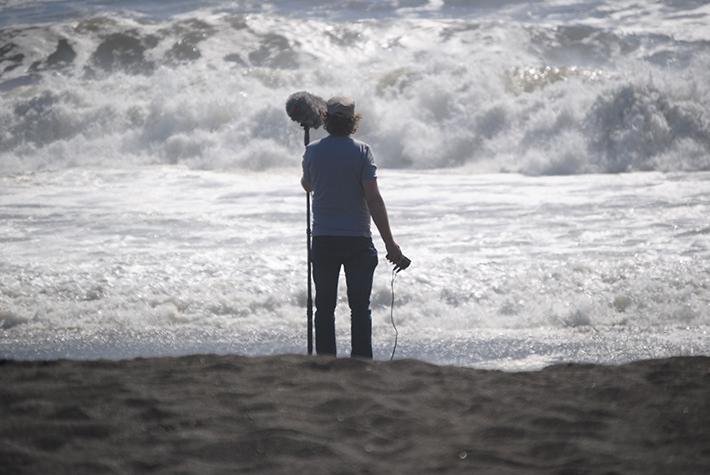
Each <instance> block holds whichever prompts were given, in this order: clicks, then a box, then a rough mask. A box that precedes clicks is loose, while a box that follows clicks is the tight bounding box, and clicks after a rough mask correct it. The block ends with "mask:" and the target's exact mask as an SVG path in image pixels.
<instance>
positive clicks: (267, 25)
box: [0, 1, 710, 175]
mask: <svg viewBox="0 0 710 475" xmlns="http://www.w3.org/2000/svg"><path fill="white" fill-rule="evenodd" d="M129 3H130V2H129ZM359 3H362V5H361V10H360V11H359V12H358V11H355V9H356V7H354V6H352V5H350V9H349V10H348V12H347V15H350V18H349V19H347V20H346V19H344V18H338V15H336V12H338V11H339V10H338V9H337V8H336V7H329V6H328V5H329V4H326V3H321V4H310V7H309V9H308V10H307V11H306V13H308V12H319V13H322V15H320V18H321V19H318V18H319V17H318V16H316V15H301V16H294V15H292V14H291V13H292V12H293V11H294V10H296V9H297V8H296V7H299V6H303V5H301V4H300V3H299V2H276V3H274V4H271V8H266V7H263V6H262V7H261V8H260V7H258V6H257V4H253V3H250V2H241V3H239V6H238V7H235V8H232V9H231V10H226V9H224V8H222V9H220V8H218V7H213V8H207V9H203V10H193V11H187V12H180V13H176V14H171V15H158V16H156V15H149V14H146V13H138V12H136V11H133V12H132V13H130V12H129V13H126V12H124V13H116V12H106V11H98V10H97V9H89V10H88V13H85V14H81V15H79V14H76V15H74V16H72V17H71V18H64V17H62V18H61V19H60V20H55V21H52V22H47V21H44V22H40V21H35V23H31V22H30V23H28V24H25V25H23V26H4V27H3V28H2V29H1V30H0V92H1V96H0V173H2V174H8V173H9V174H14V173H22V172H28V171H35V170H42V169H47V168H49V169H56V168H64V167H72V166H111V167H116V166H118V167H121V166H131V165H142V164H184V165H187V166H189V167H194V168H205V169H236V170H239V169H250V170H262V169H270V168H274V167H292V166H296V165H297V164H298V163H299V162H300V147H302V145H301V140H302V137H301V132H300V130H299V129H298V127H297V126H296V125H295V124H293V123H290V122H289V120H288V118H287V117H286V114H285V112H284V103H285V99H286V97H287V96H288V95H289V94H290V93H292V92H294V91H296V90H302V89H307V90H309V91H311V92H314V93H316V94H319V95H322V96H330V95H334V94H339V93H347V94H350V95H352V96H354V97H355V98H356V101H357V104H358V108H359V110H360V112H361V113H362V114H363V116H364V120H363V123H362V126H361V130H360V132H359V136H360V138H361V139H363V140H365V141H367V142H370V143H371V144H372V145H373V147H374V150H375V151H376V153H377V157H376V158H377V160H378V162H379V163H380V165H382V166H384V167H393V168H418V169H422V168H448V167H459V168H462V169H464V170H466V171H469V172H498V171H502V172H521V173H525V174H532V175H536V174H541V175H555V174H578V173H600V172H602V173H604V172H611V173H616V172H628V171H641V170H661V171H679V170H683V171H694V170H708V169H710V116H709V115H708V110H710V86H708V83H707V81H704V80H703V79H702V78H703V77H704V76H705V73H706V71H707V70H708V66H710V54H709V53H710V40H709V39H707V38H702V37H699V36H698V35H697V34H696V35H695V36H692V35H691V36H689V35H682V34H679V33H677V29H678V28H679V25H680V26H682V23H680V20H673V18H680V17H679V16H678V15H679V13H678V10H679V9H681V8H680V7H677V5H680V4H681V2H673V4H674V5H676V9H675V10H673V11H671V12H670V13H668V18H665V19H662V20H663V21H659V22H655V23H653V22H649V25H651V24H652V25H654V26H653V27H651V26H648V27H644V26H643V24H641V25H637V28H635V29H623V30H624V31H625V32H624V33H620V31H621V30H622V28H619V25H618V20H617V17H616V16H615V15H613V14H611V13H609V14H608V15H609V18H607V19H606V22H604V21H596V22H591V21H590V22H585V15H589V18H594V17H595V15H596V18H597V19H598V16H599V15H600V14H601V13H600V12H601V11H602V10H601V9H600V7H597V8H593V7H592V6H590V5H589V4H585V3H580V4H578V5H577V6H576V7H577V9H576V10H575V11H574V12H572V13H574V15H573V18H576V19H577V21H576V22H575V23H572V22H569V21H559V22H557V23H555V22H552V21H549V12H548V13H546V15H548V16H545V18H546V19H547V21H541V20H540V18H538V19H536V18H534V17H533V18H525V19H521V18H520V17H521V16H522V13H521V11H522V10H520V11H519V10H517V9H516V8H518V7H519V8H522V7H521V6H520V5H518V3H519V2H507V3H505V4H504V5H503V6H498V7H494V6H492V4H491V5H488V4H481V5H478V6H477V7H476V8H474V7H472V6H469V5H468V3H467V2H455V1H446V2H443V3H442V2H423V1H419V2H416V1H411V2H382V3H381V4H378V3H377V2H375V3H368V2H359ZM484 3H485V2H484ZM597 3H598V2H596V3H595V5H596V4H597ZM89 4H92V2H89ZM437 4H440V5H439V11H438V13H437V14H424V13H422V12H427V11H431V10H432V9H434V7H435V6H436V5H437ZM284 5H289V9H286V7H285V6H284ZM304 5H305V4H304ZM377 5H380V9H379V10H378V9H377V8H376V7H377ZM684 5H685V6H684V8H685V9H686V10H692V11H695V10H698V9H699V10H698V12H696V13H695V14H694V15H695V16H692V15H690V17H692V18H693V21H695V22H696V23H700V24H705V25H708V23H710V22H708V18H709V17H708V16H707V14H706V12H705V9H703V7H702V6H698V5H696V4H695V3H693V2H686V3H685V4H684ZM10 6H12V2H10ZM303 7H304V8H305V6H303ZM17 8H20V7H17ZM536 8H538V9H539V8H542V7H536ZM550 8H551V7H550ZM668 8H671V7H668ZM287 10H288V11H287ZM9 11H11V12H12V11H13V10H12V9H10V10H9ZM461 12H463V13H462V14H459V13H461ZM534 13H535V12H533V13H532V14H534ZM543 13H544V12H543ZM572 13H568V15H572ZM672 14H675V15H676V16H675V17H673V15H672ZM340 15H341V16H342V15H345V14H343V13H341V14H340ZM358 15H359V18H357V20H356V21H353V18H352V17H353V16H358ZM559 15H562V13H560V14H559ZM559 15H558V16H559ZM642 17H643V15H639V18H642ZM501 18H502V19H505V20H506V21H501ZM541 18H542V17H541ZM560 18H562V19H563V20H564V18H563V17H560ZM45 20H46V19H45ZM3 24H4V23H3ZM658 24H661V25H666V30H667V31H664V30H663V28H662V27H659V26H658ZM320 133H322V132H321V131H317V132H316V136H318V135H319V134H320Z"/></svg>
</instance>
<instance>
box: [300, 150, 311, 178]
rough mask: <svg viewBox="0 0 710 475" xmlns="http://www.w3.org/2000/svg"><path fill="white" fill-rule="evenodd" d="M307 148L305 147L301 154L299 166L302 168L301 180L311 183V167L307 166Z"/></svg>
mask: <svg viewBox="0 0 710 475" xmlns="http://www.w3.org/2000/svg"><path fill="white" fill-rule="evenodd" d="M309 161H310V160H309V154H308V148H306V151H305V153H304V154H303V161H302V162H301V168H303V181H304V182H306V183H308V184H310V183H311V171H310V170H311V167H309V166H308V163H309Z"/></svg>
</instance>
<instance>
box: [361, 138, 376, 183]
mask: <svg viewBox="0 0 710 475" xmlns="http://www.w3.org/2000/svg"><path fill="white" fill-rule="evenodd" d="M364 161H365V163H364V164H363V167H362V176H361V177H360V181H361V182H363V183H364V182H366V181H372V180H374V179H376V178H377V165H375V158H374V157H373V156H372V150H370V147H368V146H365V153H364Z"/></svg>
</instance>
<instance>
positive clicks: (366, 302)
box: [345, 251, 377, 358]
mask: <svg viewBox="0 0 710 475" xmlns="http://www.w3.org/2000/svg"><path fill="white" fill-rule="evenodd" d="M376 266H377V251H375V252H374V256H373V255H372V253H370V252H365V253H359V255H357V256H354V257H353V258H351V259H349V260H348V261H346V262H345V281H346V282H347V284H348V305H350V335H351V338H352V353H351V356H359V357H361V358H372V319H371V315H370V293H371V292H372V276H373V274H374V272H375V267H376Z"/></svg>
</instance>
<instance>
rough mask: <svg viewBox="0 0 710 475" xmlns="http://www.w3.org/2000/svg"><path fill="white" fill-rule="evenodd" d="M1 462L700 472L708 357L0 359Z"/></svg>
mask: <svg viewBox="0 0 710 475" xmlns="http://www.w3.org/2000/svg"><path fill="white" fill-rule="evenodd" d="M0 383H1V384H0V411H1V413H0V472H2V473H3V474H14V473H31V474H38V473H48V474H49V473H52V474H62V473H87V474H98V473H185V474H186V473H195V474H207V473H225V474H227V473H284V474H285V473H288V474H291V473H308V474H320V473H322V474H341V473H342V474H345V473H378V474H379V473H383V474H390V473H406V474H419V473H442V472H443V473H491V474H512V473H516V474H531V473H545V474H548V473H554V474H583V473H606V474H612V473H618V474H629V473H639V474H656V473H657V474H707V473H710V358H707V357H694V358H672V359H668V360H657V361H644V362H637V363H632V364H627V365H623V366H618V367H605V366H592V365H564V366H554V367H550V368H547V369H545V370H543V371H539V372H533V373H503V372H497V371H483V370H472V369H465V368H454V367H439V366H433V365H429V364H426V363H422V362H417V361H395V362H393V363H384V362H374V363H373V362H365V361H357V360H349V359H340V360H334V359H323V358H309V357H302V356H280V357H263V358H246V357H238V356H190V357H183V358H158V359H137V360H132V361H118V362H106V361H98V362H77V361H58V362H46V363H42V362H12V361H4V362H2V364H0Z"/></svg>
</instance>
